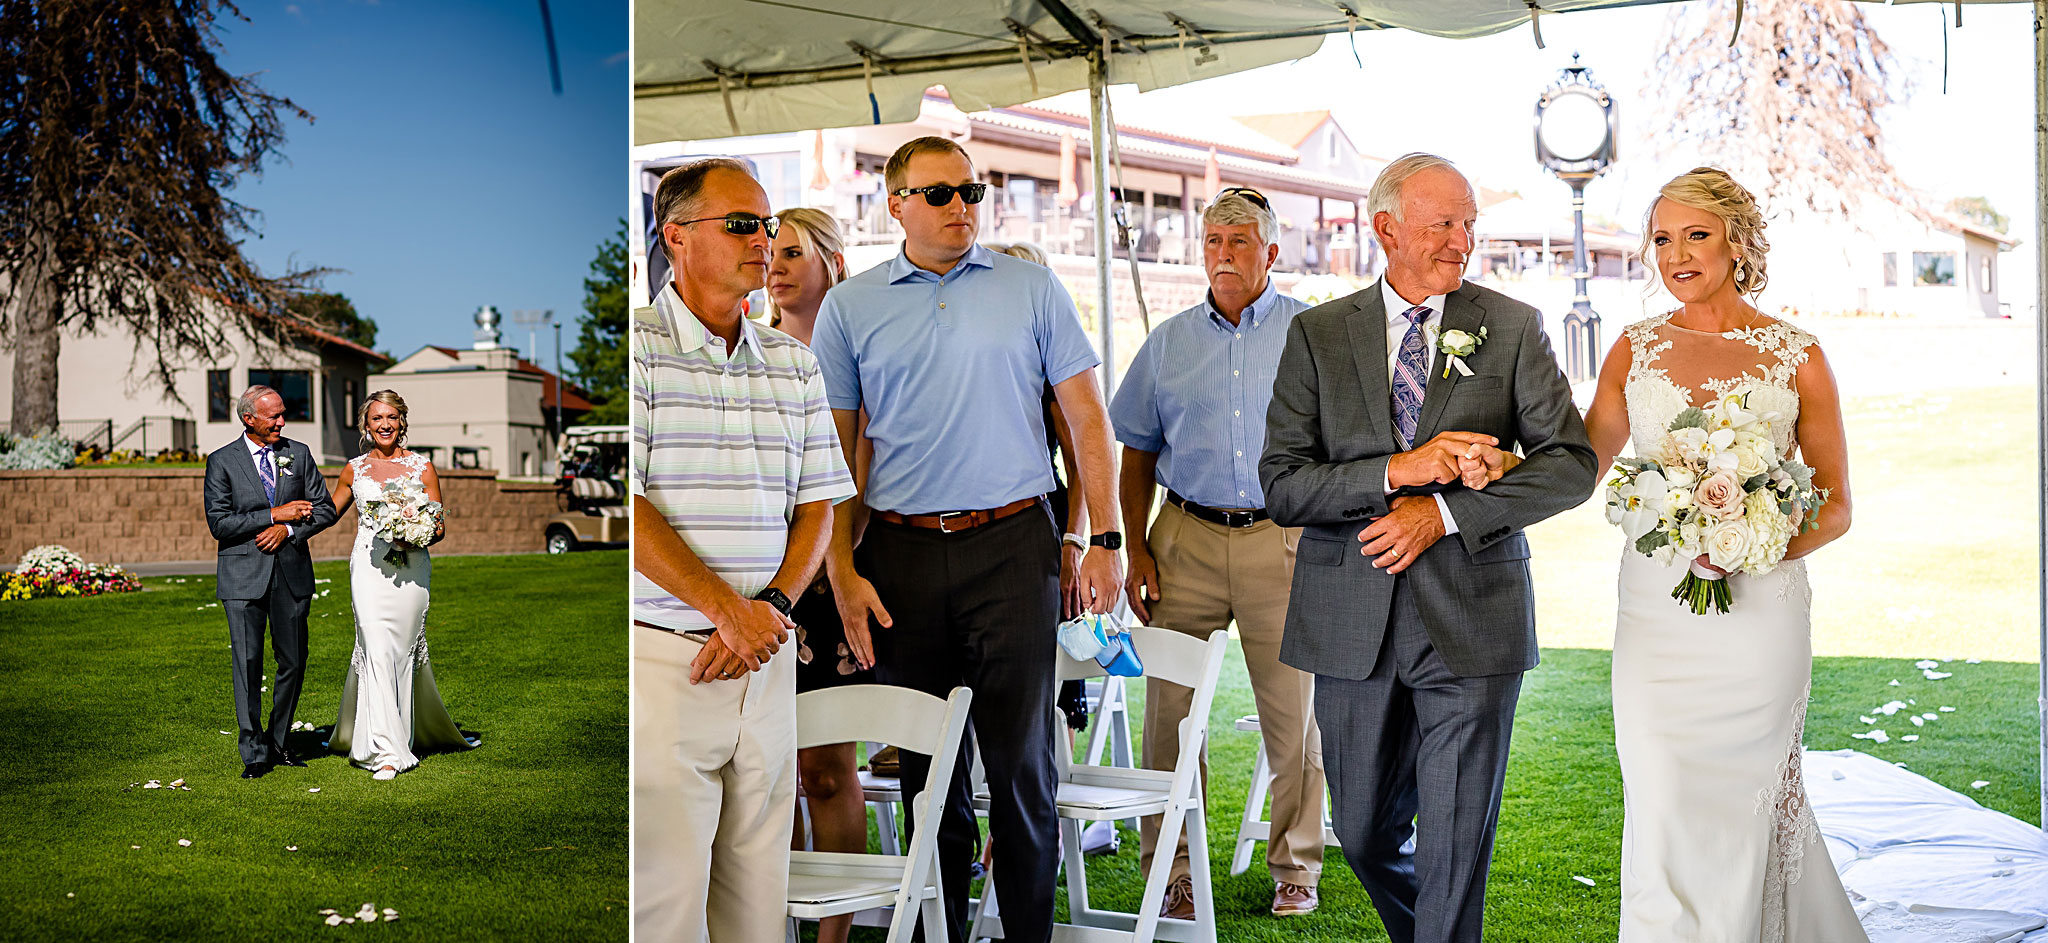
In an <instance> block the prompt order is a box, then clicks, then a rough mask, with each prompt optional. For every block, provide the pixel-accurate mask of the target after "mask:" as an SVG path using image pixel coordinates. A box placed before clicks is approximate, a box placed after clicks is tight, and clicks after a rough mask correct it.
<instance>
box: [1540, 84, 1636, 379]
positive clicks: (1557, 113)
mask: <svg viewBox="0 0 2048 943" xmlns="http://www.w3.org/2000/svg"><path fill="white" fill-rule="evenodd" d="M1535 124H1536V160H1537V161H1538V162H1539V163H1541V164H1542V165H1543V166H1544V168H1545V169H1547V170H1549V171H1550V172H1551V173H1554V174H1556V175H1557V176H1558V179H1560V180H1563V181H1564V182H1565V183H1566V184H1567V185H1568V186H1570V187H1571V188H1572V268H1573V272H1572V282H1573V294H1572V310H1571V313H1570V314H1567V315H1565V318H1564V336H1565V342H1564V350H1565V372H1566V373H1567V374H1568V375H1569V376H1570V377H1571V378H1572V379H1573V380H1574V381H1577V380H1588V379H1591V378H1593V377H1594V376H1595V375H1597V374H1598V373H1599V370H1600V315H1598V314H1595V313H1594V312H1593V301H1592V299H1591V298H1590V297H1588V296H1587V294H1586V279H1587V278H1588V277H1590V276H1591V275H1592V274H1593V273H1592V272H1591V271H1590V269H1589V267H1588V261H1589V260H1588V258H1587V256H1586V184H1588V183H1591V182H1592V181H1593V178H1594V177H1598V176H1600V175H1601V174H1604V173H1606V172H1607V168H1608V167H1610V166H1613V164H1614V156H1615V138H1616V137H1617V136H1618V135H1617V134H1616V132H1617V130H1618V124H1617V122H1616V119H1615V104H1614V98H1613V96H1611V95H1608V94H1607V89H1605V88H1603V87H1602V86H1601V85H1600V83H1599V82H1597V81H1594V79H1593V75H1592V73H1591V72H1590V71H1589V70H1588V69H1587V68H1586V67H1585V66H1582V65H1579V56H1578V53H1573V54H1572V64H1571V66H1570V67H1569V68H1565V69H1562V70H1560V71H1559V72H1558V75H1557V80H1556V81H1555V82H1553V83H1551V86H1550V87H1549V88H1547V89H1545V90H1544V91H1543V96H1542V97H1541V98H1538V99H1536V122H1535Z"/></svg>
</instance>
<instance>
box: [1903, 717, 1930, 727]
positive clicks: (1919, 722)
mask: <svg viewBox="0 0 2048 943" xmlns="http://www.w3.org/2000/svg"><path fill="white" fill-rule="evenodd" d="M1906 719H1907V720H1910V721H1912V722H1913V726H1915V727H1925V726H1927V718H1925V717H1908V718H1906Z"/></svg>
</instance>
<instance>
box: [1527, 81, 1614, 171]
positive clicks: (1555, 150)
mask: <svg viewBox="0 0 2048 943" xmlns="http://www.w3.org/2000/svg"><path fill="white" fill-rule="evenodd" d="M1536 133H1537V134H1538V135H1540V136H1541V137H1542V138H1543V146H1544V147H1545V148H1546V149H1548V150H1549V151H1550V153H1551V154H1552V155H1554V156H1555V157H1557V159H1559V160H1563V161H1581V160H1590V159H1592V157H1593V156H1594V155H1595V154H1598V153H1599V152H1600V149H1601V148H1602V147H1603V146H1605V145H1606V144H1607V110H1606V109H1605V108H1602V107H1601V106H1600V102H1599V101H1597V100H1595V99H1594V98H1593V96H1591V95H1587V94H1584V93H1581V92H1577V91H1566V92H1563V93H1561V94H1559V95H1558V96H1557V97H1555V98H1552V99H1551V100H1550V103H1549V104H1548V105H1546V106H1544V108H1543V116H1542V118H1541V119H1540V122H1539V124H1538V125H1537V131H1536Z"/></svg>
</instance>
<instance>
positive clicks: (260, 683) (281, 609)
mask: <svg viewBox="0 0 2048 943" xmlns="http://www.w3.org/2000/svg"><path fill="white" fill-rule="evenodd" d="M220 607H221V609H222V610H224V611H226V612H227V616H228V644H229V646H230V647H231V648H232V649H233V652H234V675H235V724H236V725H237V726H238V727H240V728H241V737H240V738H239V740H238V743H239V744H240V746H241V748H242V762H243V763H245V764H246V763H268V762H271V761H273V760H274V759H275V758H276V757H277V754H278V751H281V750H283V749H284V738H285V735H286V734H288V733H290V732H291V727H292V712H293V711H296V710H297V709H298V706H299V685H300V682H301V681H302V680H303V679H304V676H305V672H306V614H307V613H308V612H309V611H311V610H312V608H313V600H312V597H310V596H309V597H306V598H304V599H294V598H292V591H291V589H290V587H287V586H286V585H285V582H284V567H283V566H282V565H273V566H272V567H271V568H270V592H269V593H268V594H266V595H265V596H264V597H263V598H262V599H223V600H221V601H220ZM266 624H268V626H269V629H270V651H271V654H272V656H273V657H275V658H276V660H277V676H276V677H274V678H271V679H270V681H269V687H270V726H269V728H268V729H267V730H266V729H265V728H264V726H263V688H264V685H265V682H264V680H263V675H264V671H263V630H264V627H265V625H266Z"/></svg>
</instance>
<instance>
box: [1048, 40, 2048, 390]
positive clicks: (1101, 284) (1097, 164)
mask: <svg viewBox="0 0 2048 943" xmlns="http://www.w3.org/2000/svg"><path fill="white" fill-rule="evenodd" d="M2040 2H2043V3H2048V0H2040ZM1108 72H1109V63H1108V61H1107V60H1105V59H1104V58H1103V56H1102V54H1101V53H1096V54H1095V55H1092V56H1089V57H1088V174H1089V179H1090V180H1092V181H1094V190H1095V230H1094V233H1093V235H1094V237H1095V314H1096V324H1097V326H1098V327H1099V328H1100V329H1101V331H1102V400H1103V402H1108V401H1109V397H1110V395H1111V394H1112V393H1114V392H1116V304H1115V297H1116V296H1115V293H1114V292H1112V291H1111V290H1110V283H1109V269H1110V263H1111V262H1113V261H1114V260H1113V259H1111V258H1110V250H1109V227H1110V226H1111V225H1112V221H1111V220H1110V216H1109V142H1108V136H1109V135H1111V134H1115V133H1116V129H1115V128H1111V127H1108V124H1109V115H1108V108H1107V105H1108V103H1109V76H1108Z"/></svg>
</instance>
